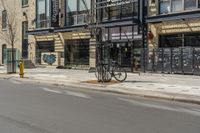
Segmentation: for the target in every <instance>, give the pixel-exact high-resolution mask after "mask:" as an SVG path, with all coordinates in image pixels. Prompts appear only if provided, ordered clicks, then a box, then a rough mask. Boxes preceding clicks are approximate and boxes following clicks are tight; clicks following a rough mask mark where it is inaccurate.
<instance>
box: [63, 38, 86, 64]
mask: <svg viewBox="0 0 200 133" xmlns="http://www.w3.org/2000/svg"><path fill="white" fill-rule="evenodd" d="M65 64H66V65H89V40H87V39H86V40H67V41H66V45H65Z"/></svg>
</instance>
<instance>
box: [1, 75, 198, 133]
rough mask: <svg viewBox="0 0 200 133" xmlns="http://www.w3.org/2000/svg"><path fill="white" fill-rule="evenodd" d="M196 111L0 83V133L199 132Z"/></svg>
mask: <svg viewBox="0 0 200 133" xmlns="http://www.w3.org/2000/svg"><path fill="white" fill-rule="evenodd" d="M199 125H200V106H199V105H195V104H186V103H179V102H174V101H164V100H159V99H147V98H141V97H134V96H124V95H119V94H110V93H104V92H96V91H91V90H90V91H89V90H85V89H84V90H83V89H80V88H71V87H64V86H53V85H45V84H39V83H37V82H32V83H31V82H19V81H16V80H14V79H12V78H10V79H0V132H1V133H199V131H200V126H199Z"/></svg>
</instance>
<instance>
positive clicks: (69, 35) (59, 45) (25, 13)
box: [0, 0, 95, 68]
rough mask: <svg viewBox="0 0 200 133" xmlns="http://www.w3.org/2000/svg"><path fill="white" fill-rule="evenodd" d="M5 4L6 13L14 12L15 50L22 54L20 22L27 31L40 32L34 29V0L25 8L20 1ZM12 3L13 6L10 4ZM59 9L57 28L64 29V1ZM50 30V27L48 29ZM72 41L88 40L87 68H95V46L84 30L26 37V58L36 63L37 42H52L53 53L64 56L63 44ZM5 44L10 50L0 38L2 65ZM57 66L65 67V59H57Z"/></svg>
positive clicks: (15, 0)
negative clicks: (88, 57) (26, 22)
mask: <svg viewBox="0 0 200 133" xmlns="http://www.w3.org/2000/svg"><path fill="white" fill-rule="evenodd" d="M2 1H3V3H4V4H5V7H6V8H7V9H6V10H7V12H14V11H15V15H14V16H15V17H14V18H15V19H16V22H17V23H16V29H17V32H16V40H17V41H16V42H15V46H14V47H15V48H17V49H18V50H19V51H20V52H22V49H23V48H22V22H23V21H28V31H35V30H41V29H38V28H37V27H36V0H28V4H27V5H26V6H24V7H23V6H22V0H2ZM10 3H13V4H10ZM59 7H60V13H59V26H60V28H62V27H63V28H64V26H65V21H66V18H65V1H64V0H60V1H59ZM3 8H4V7H3V6H2V4H0V12H2V11H3V10H4V9H3ZM1 17H2V13H0V21H2V20H1ZM1 27H2V26H0V32H1V33H4V32H6V31H5V30H2V29H1ZM49 28H51V27H49ZM73 39H88V40H89V42H91V46H89V55H91V56H90V59H89V65H88V68H89V67H95V45H94V40H93V39H91V35H90V31H89V30H86V29H84V28H83V29H79V30H76V31H74V32H65V31H64V32H53V33H46V34H40V33H39V34H34V35H31V34H29V35H28V58H27V59H29V60H31V61H32V62H33V63H36V60H38V57H37V55H36V45H37V42H45V41H52V42H54V45H55V48H54V49H55V51H54V52H57V53H59V54H65V53H64V52H65V50H64V48H65V42H66V40H73ZM3 44H6V46H7V48H10V47H11V46H10V44H8V43H7V42H6V41H5V40H4V39H3V38H0V64H3V62H2V45H3ZM59 62H60V63H59V65H62V66H64V65H65V63H64V62H65V59H64V57H63V56H61V57H60V59H59Z"/></svg>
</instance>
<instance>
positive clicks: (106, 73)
mask: <svg viewBox="0 0 200 133" xmlns="http://www.w3.org/2000/svg"><path fill="white" fill-rule="evenodd" d="M95 76H96V78H97V80H98V81H99V82H110V81H111V80H112V77H114V78H115V79H116V80H117V81H119V82H124V81H125V80H126V78H127V72H126V70H125V69H124V68H122V67H120V65H119V64H118V63H117V62H116V61H112V62H111V65H109V64H103V63H102V64H98V65H97V67H96V71H95Z"/></svg>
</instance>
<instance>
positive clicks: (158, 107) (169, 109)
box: [119, 98, 200, 117]
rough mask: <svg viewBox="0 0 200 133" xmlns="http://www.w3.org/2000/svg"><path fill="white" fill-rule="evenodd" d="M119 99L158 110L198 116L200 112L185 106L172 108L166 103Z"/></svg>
mask: <svg viewBox="0 0 200 133" xmlns="http://www.w3.org/2000/svg"><path fill="white" fill-rule="evenodd" d="M119 100H122V101H125V102H128V103H131V104H134V105H138V106H143V107H148V108H155V109H160V110H168V111H174V112H180V113H187V114H191V115H195V116H198V117H200V112H199V110H191V109H185V108H173V107H169V106H167V105H157V104H152V103H144V102H139V101H136V100H131V99H125V98H119Z"/></svg>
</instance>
